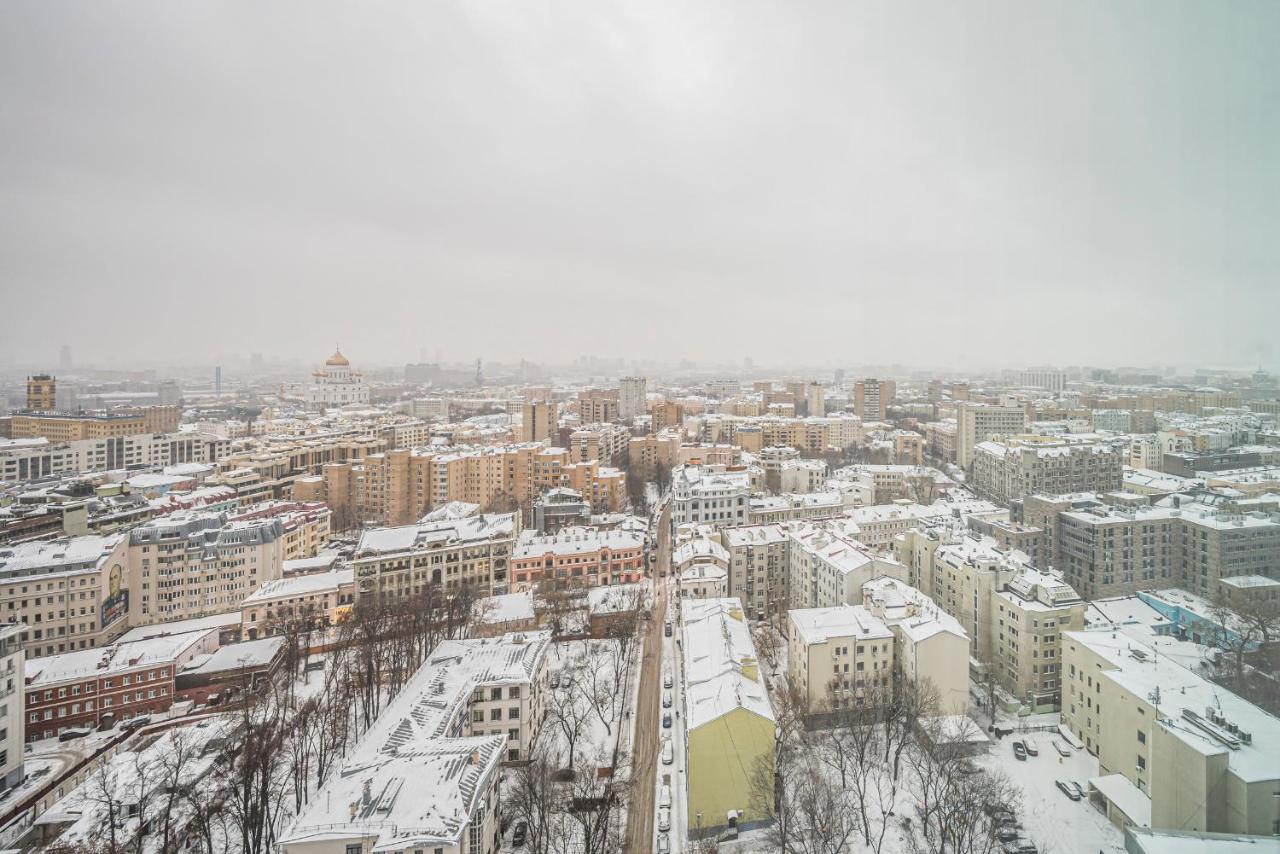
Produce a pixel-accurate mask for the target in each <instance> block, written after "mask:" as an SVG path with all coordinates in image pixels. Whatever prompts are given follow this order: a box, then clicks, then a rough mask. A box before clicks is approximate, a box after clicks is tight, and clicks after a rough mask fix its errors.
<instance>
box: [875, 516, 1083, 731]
mask: <svg viewBox="0 0 1280 854" xmlns="http://www.w3.org/2000/svg"><path fill="white" fill-rule="evenodd" d="M895 545H896V547H897V553H898V559H899V560H901V561H902V562H903V563H904V564H905V565H906V566H907V567H908V568H909V571H910V581H911V583H912V584H913V586H915V587H917V588H918V589H919V590H920V591H921V592H922V593H924V594H925V595H927V596H929V597H930V598H931V599H933V601H934V602H936V603H937V604H938V605H939V606H941V607H942V609H943V610H945V611H946V612H947V613H948V614H950V615H951V616H953V617H955V618H956V619H957V620H958V621H959V622H960V625H961V627H962V628H963V629H964V631H965V634H967V635H968V636H969V645H970V650H969V655H970V657H971V658H972V659H973V660H974V661H976V662H978V663H979V665H980V667H981V668H988V667H989V668H992V669H993V672H994V674H995V675H996V676H997V678H998V680H999V684H1000V686H1001V688H1003V689H1004V691H1005V692H1006V693H1008V694H1009V695H1010V696H1011V697H1014V698H1015V699H1017V700H1018V701H1020V702H1022V703H1024V704H1026V705H1027V706H1028V707H1029V708H1031V709H1033V710H1034V711H1037V712H1039V711H1052V710H1055V709H1057V708H1058V706H1059V704H1060V701H1061V697H1060V693H1061V675H1060V662H1061V635H1062V632H1063V631H1067V630H1070V629H1079V628H1083V627H1084V608H1085V606H1084V601H1083V600H1082V599H1081V598H1080V596H1079V595H1078V594H1077V593H1076V591H1075V590H1074V589H1073V588H1072V587H1071V586H1070V585H1068V584H1067V583H1065V581H1063V579H1062V578H1061V577H1059V576H1057V575H1054V574H1052V573H1048V572H1041V571H1038V570H1036V569H1034V568H1033V567H1032V566H1031V564H1030V561H1029V559H1028V557H1027V555H1026V554H1024V553H1022V552H1019V551H1014V550H1010V549H1007V548H1005V547H1002V546H1001V545H999V544H998V543H997V541H996V540H994V539H992V538H990V537H986V536H978V535H975V534H971V533H966V532H963V531H960V530H957V529H955V528H951V527H948V526H936V527H931V528H927V529H913V530H911V531H908V532H907V533H906V534H904V535H903V536H902V537H899V538H898V540H897V542H896V543H895Z"/></svg>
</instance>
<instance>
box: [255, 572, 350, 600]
mask: <svg viewBox="0 0 1280 854" xmlns="http://www.w3.org/2000/svg"><path fill="white" fill-rule="evenodd" d="M354 582H355V571H354V570H352V569H335V570H333V571H332V572H313V573H311V574H309V575H294V576H290V577H289V578H277V579H275V580H274V581H268V582H267V583H266V584H263V585H262V586H261V587H259V588H258V589H257V590H255V591H253V592H252V593H250V594H249V595H248V596H246V597H245V599H244V602H243V603H242V604H243V605H260V604H262V603H264V602H274V601H276V600H278V599H291V598H294V597H297V596H318V595H321V594H325V593H337V592H338V591H339V590H340V589H342V588H343V587H344V586H349V585H351V584H353V583H354Z"/></svg>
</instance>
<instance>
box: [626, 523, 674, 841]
mask: <svg viewBox="0 0 1280 854" xmlns="http://www.w3.org/2000/svg"><path fill="white" fill-rule="evenodd" d="M654 548H655V549H656V550H657V560H656V561H654V564H653V566H654V571H653V607H652V609H651V610H650V611H649V623H648V629H647V630H646V632H645V638H644V654H643V657H642V658H641V662H640V696H639V699H638V700H637V701H636V710H635V711H636V733H635V740H634V741H633V745H634V749H633V750H632V754H631V755H632V768H631V780H632V784H633V786H634V788H633V790H632V793H631V794H632V798H631V803H630V804H629V806H628V808H627V836H626V847H625V848H624V851H626V852H628V854H648V852H650V851H652V850H653V827H654V803H655V789H654V787H655V785H656V783H655V780H656V777H657V774H656V769H657V763H658V738H659V732H660V730H659V727H658V708H659V705H660V700H661V691H662V624H663V620H664V619H665V615H666V613H667V584H666V582H667V575H668V574H669V573H670V571H671V509H670V504H669V503H668V504H667V505H666V506H664V507H663V510H662V515H661V516H660V517H659V520H658V530H657V536H656V537H655V545H654Z"/></svg>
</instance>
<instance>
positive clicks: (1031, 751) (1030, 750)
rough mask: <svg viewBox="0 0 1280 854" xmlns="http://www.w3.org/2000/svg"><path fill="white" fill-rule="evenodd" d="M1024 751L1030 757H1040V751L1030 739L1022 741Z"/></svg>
mask: <svg viewBox="0 0 1280 854" xmlns="http://www.w3.org/2000/svg"><path fill="white" fill-rule="evenodd" d="M1022 749H1023V750H1025V751H1027V755H1028V756H1039V755H1040V751H1039V750H1038V749H1037V748H1036V743H1035V742H1034V741H1032V740H1031V739H1030V738H1024V739H1023V740H1022Z"/></svg>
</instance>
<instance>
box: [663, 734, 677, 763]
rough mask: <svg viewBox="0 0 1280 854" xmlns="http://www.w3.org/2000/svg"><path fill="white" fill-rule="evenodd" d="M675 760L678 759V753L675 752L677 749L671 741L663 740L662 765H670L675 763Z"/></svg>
mask: <svg viewBox="0 0 1280 854" xmlns="http://www.w3.org/2000/svg"><path fill="white" fill-rule="evenodd" d="M675 758H676V752H675V748H673V747H672V746H671V739H669V738H664V739H663V740H662V764H663V765H670V764H671V763H672V762H674V761H675Z"/></svg>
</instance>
